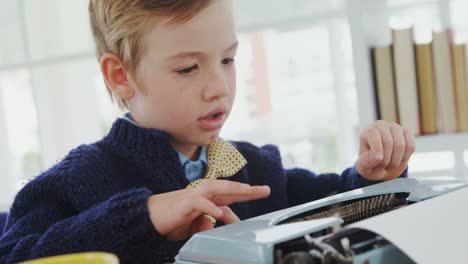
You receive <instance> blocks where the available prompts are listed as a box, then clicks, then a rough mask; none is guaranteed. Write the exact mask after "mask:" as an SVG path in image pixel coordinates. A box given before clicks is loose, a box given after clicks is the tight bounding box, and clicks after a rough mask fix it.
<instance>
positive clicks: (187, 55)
mask: <svg viewBox="0 0 468 264" xmlns="http://www.w3.org/2000/svg"><path fill="white" fill-rule="evenodd" d="M238 46H239V41H236V42H234V43H233V44H232V45H231V46H229V47H228V48H227V49H226V50H225V52H228V51H232V50H234V49H236V48H237V47H238ZM204 54H205V53H203V52H201V51H192V52H181V53H178V54H176V55H173V56H170V57H169V58H168V59H169V60H174V59H183V58H191V57H202V56H203V55H204Z"/></svg>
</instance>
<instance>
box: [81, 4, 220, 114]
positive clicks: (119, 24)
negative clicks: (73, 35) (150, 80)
mask: <svg viewBox="0 0 468 264" xmlns="http://www.w3.org/2000/svg"><path fill="white" fill-rule="evenodd" d="M212 2H213V0H90V1H89V8H88V10H89V17H90V23H91V31H92V33H93V37H94V42H95V43H96V55H97V58H98V60H100V59H101V57H102V55H103V54H105V53H113V54H115V55H116V56H118V57H119V58H120V60H121V61H122V63H123V66H124V67H125V69H126V70H127V71H128V72H129V73H130V74H131V75H134V74H135V71H136V68H137V65H138V63H139V60H140V58H141V53H142V50H143V49H144V48H143V45H142V42H143V41H142V40H143V37H144V34H145V33H146V32H147V31H149V29H150V26H151V21H153V18H155V17H172V19H171V20H170V21H169V24H173V23H184V22H186V21H188V20H190V19H191V18H192V17H194V16H195V15H196V14H198V13H199V12H200V11H201V10H203V9H204V8H206V7H207V6H208V5H210V4H211V3H212ZM106 87H107V90H108V92H109V94H110V96H111V99H112V101H116V102H117V104H118V106H119V107H121V108H123V109H128V108H129V105H128V102H126V101H125V100H124V99H122V98H119V97H118V95H116V94H114V93H113V92H112V91H111V89H110V88H109V86H108V85H107V83H106Z"/></svg>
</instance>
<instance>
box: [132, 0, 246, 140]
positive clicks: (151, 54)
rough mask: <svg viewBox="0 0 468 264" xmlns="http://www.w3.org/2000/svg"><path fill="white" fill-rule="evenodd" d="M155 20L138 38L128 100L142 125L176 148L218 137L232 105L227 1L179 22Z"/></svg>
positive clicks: (233, 42)
mask: <svg viewBox="0 0 468 264" xmlns="http://www.w3.org/2000/svg"><path fill="white" fill-rule="evenodd" d="M170 19H171V18H160V19H157V21H156V22H155V24H154V26H153V27H152V30H151V32H149V33H148V34H147V35H146V37H145V38H144V42H143V45H144V50H142V56H141V60H140V64H139V65H138V67H137V71H136V74H135V79H136V83H137V84H138V85H137V86H138V88H139V89H135V95H134V97H133V98H132V99H131V100H130V105H131V109H132V115H133V117H134V118H135V119H136V121H137V122H139V123H140V124H141V125H142V126H145V127H150V128H158V129H162V130H164V131H166V132H168V133H169V134H170V135H171V136H172V137H173V143H175V144H179V145H207V144H209V143H210V142H211V141H213V140H214V139H216V138H217V137H218V134H219V132H220V130H221V127H222V126H223V124H224V122H225V121H226V119H227V117H228V115H229V113H230V111H231V108H232V104H233V101H234V97H235V90H236V71H235V67H234V63H233V58H234V57H235V55H236V50H237V38H236V34H235V27H234V19H233V15H232V2H231V1H230V0H217V1H215V2H214V3H213V4H212V5H210V6H208V7H207V8H206V9H204V10H203V11H201V12H200V13H199V14H197V15H196V16H195V17H193V18H192V19H191V20H189V21H188V22H185V23H176V24H170V25H166V23H167V22H168V21H169V20H170Z"/></svg>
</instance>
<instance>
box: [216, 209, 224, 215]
mask: <svg viewBox="0 0 468 264" xmlns="http://www.w3.org/2000/svg"><path fill="white" fill-rule="evenodd" d="M216 211H217V215H218V216H221V215H222V214H223V210H221V209H219V208H217V209H216Z"/></svg>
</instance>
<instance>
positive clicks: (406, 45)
mask: <svg viewBox="0 0 468 264" xmlns="http://www.w3.org/2000/svg"><path fill="white" fill-rule="evenodd" d="M392 35H393V61H394V72H395V87H396V95H397V96H396V97H397V106H398V116H399V121H400V124H401V125H402V126H404V127H407V128H409V129H410V130H411V131H412V132H413V133H414V134H416V135H419V134H420V125H419V104H418V92H417V82H416V70H415V68H416V67H415V61H414V48H413V38H412V28H408V29H398V30H392Z"/></svg>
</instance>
